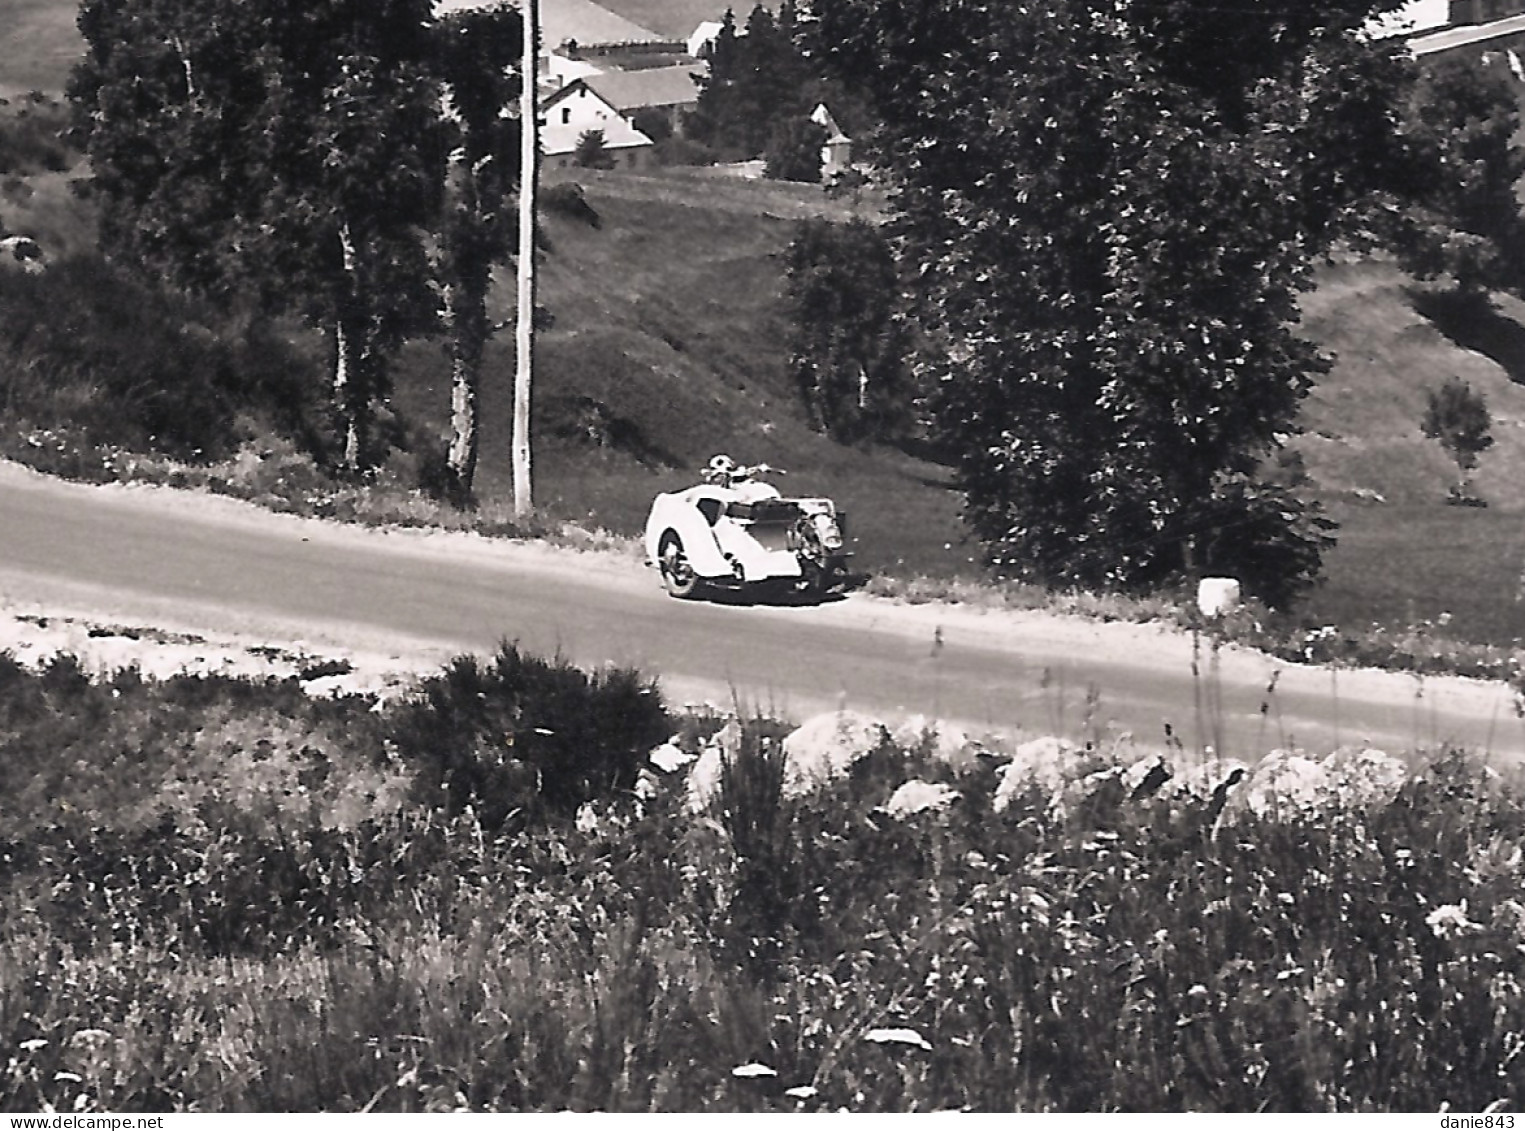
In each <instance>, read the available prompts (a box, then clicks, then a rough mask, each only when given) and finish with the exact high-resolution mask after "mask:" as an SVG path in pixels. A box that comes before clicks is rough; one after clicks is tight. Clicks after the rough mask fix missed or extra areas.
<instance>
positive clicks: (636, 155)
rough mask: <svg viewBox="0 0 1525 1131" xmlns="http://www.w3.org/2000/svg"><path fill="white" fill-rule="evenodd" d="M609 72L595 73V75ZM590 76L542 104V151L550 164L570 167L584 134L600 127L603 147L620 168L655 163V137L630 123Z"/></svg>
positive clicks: (632, 167) (576, 80)
mask: <svg viewBox="0 0 1525 1131" xmlns="http://www.w3.org/2000/svg"><path fill="white" fill-rule="evenodd" d="M602 77H607V76H593V78H594V79H596V78H602ZM590 81H592V80H591V79H574V80H572V81H571V82H569V83H568V84H567V85H566V86H564V87H562V88H561V89H560V90H558V91H556V92H555V93H554V94H552V95H551V96H550V97H548V98H547V99H546V100H545V101H544V103H543V104H542V105H541V107H540V151H541V153H542V154H543V156H544V161H545V164H546V165H547V166H548V167H550V168H557V169H566V168H570V167H571V166H572V164H573V162H574V160H575V154H576V153H577V146H578V144H579V143H580V142H581V141H582V138H583V135H584V134H587V133H589V132H591V131H593V130H598V131H600V132H601V133H602V134H603V137H604V150H605V151H606V152H607V153H608V154H609V157H610V158H611V159H612V160H613V162H614V167H615V168H617V169H642V168H645V167H646V166H648V165H650V164H652V162H653V157H652V141H651V138H649V137H647V136H646V135H645V134H643V133H642V132H641V131H640V130H638V129H636V128H635V127H634V126H632V125H631V124H630V122H629V121H628V120H627V119H626V118H625V116H624V115H623V114H621V113H620V111H619V108H618V107H616V106H615V105H613V104H612V103H611V102H609V101H608V100H607V99H605V98H603V97H602V96H600V95H599V94H598V93H597V92H596V91H594V90H593V89H592V87H591V86H589V82H590Z"/></svg>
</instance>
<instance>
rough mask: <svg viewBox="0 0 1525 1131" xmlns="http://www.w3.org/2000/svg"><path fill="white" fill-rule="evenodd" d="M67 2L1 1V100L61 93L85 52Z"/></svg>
mask: <svg viewBox="0 0 1525 1131" xmlns="http://www.w3.org/2000/svg"><path fill="white" fill-rule="evenodd" d="M76 10H77V5H76V4H73V3H70V2H68V0H0V98H14V97H16V96H17V95H19V94H25V93H27V92H28V91H33V90H42V91H48V92H51V93H62V91H63V88H64V83H65V82H66V81H67V79H68V75H69V68H70V67H71V66H73V64H74V60H75V59H76V58H77V57H78V56H79V53H80V52H81V51H82V50H84V43H83V41H82V40H81V39H80V36H79V30H78V29H77V28H76V27H75V26H74V15H75V12H76Z"/></svg>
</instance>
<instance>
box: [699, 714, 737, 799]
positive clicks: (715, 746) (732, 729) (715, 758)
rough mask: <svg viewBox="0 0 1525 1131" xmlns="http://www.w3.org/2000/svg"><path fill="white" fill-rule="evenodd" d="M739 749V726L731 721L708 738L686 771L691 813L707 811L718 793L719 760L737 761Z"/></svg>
mask: <svg viewBox="0 0 1525 1131" xmlns="http://www.w3.org/2000/svg"><path fill="white" fill-rule="evenodd" d="M740 749H741V722H740V720H738V719H732V720H730V721H729V722H728V723H726V724H725V726H723V727H721V728H720V729H719V730H718V731H716V732H715V733H714V734H712V735H711V736H710V737H709V740H708V741H706V742H705V744H704V748H703V749H702V750H700V751H699V757H698V758H697V759H696V760H695V761H694V764H693V767H692V768H691V769H690V770H689V771H688V807H689V809H690V810H691V811H693V812H696V813H697V812H700V811H702V810H704V809H707V808H709V805H710V802H712V801H713V800H714V799H715V797H716V796H717V795H718V794H719V793H720V771H721V762H722V759H728V758H734V757H736V752H737V751H738V750H740Z"/></svg>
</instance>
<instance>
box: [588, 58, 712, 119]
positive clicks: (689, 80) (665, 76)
mask: <svg viewBox="0 0 1525 1131" xmlns="http://www.w3.org/2000/svg"><path fill="white" fill-rule="evenodd" d="M706 69H707V68H705V67H704V66H703V65H702V64H697V63H688V64H684V65H682V66H677V67H653V68H651V69H650V70H645V71H605V72H604V73H603V74H601V75H589V76H588V77H587V78H586V79H584V80H583V81H584V82H586V83H587V84H588V88H589V89H590V90H592V91H593V92H594V93H595V94H597V95H598V96H599V97H600V98H602V99H603V100H604V101H605V102H607V103H609V105H611V106H613V107H614V108H615V109H616V110H619V111H620V112H621V113H624V112H625V111H627V110H639V109H641V108H642V107H643V106H687V105H692V104H693V103H695V102H697V101H699V88H698V86H696V85H695V84H694V78H695V76H696V75H703V74H704V73H705V71H706Z"/></svg>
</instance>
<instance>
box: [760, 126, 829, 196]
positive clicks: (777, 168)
mask: <svg viewBox="0 0 1525 1131" xmlns="http://www.w3.org/2000/svg"><path fill="white" fill-rule="evenodd" d="M825 145H826V130H825V129H824V128H823V127H822V126H820V125H818V124H817V123H815V122H812V121H811V120H810V119H809V118H790V119H787V120H785V121H782V122H780V123H779V124H778V125H777V126H775V127H774V128H773V133H772V134H771V135H770V136H769V138H768V148H767V149H766V150H764V151H763V159H764V161H765V162H766V164H765V166H764V168H763V175H764V176H765V177H767V178H768V179H769V180H774V181H803V182H804V183H806V184H812V185H817V184H820V183H821V163H822V156H821V150H822V149H823V148H824V147H825Z"/></svg>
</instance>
